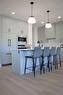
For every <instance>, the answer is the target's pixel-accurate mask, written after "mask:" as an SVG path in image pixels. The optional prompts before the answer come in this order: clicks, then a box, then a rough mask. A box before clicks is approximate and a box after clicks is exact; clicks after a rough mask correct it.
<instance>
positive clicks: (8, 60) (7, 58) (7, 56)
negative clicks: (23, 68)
mask: <svg viewBox="0 0 63 95" xmlns="http://www.w3.org/2000/svg"><path fill="white" fill-rule="evenodd" d="M1 59H2V61H1V64H2V65H8V64H12V53H2V54H1Z"/></svg>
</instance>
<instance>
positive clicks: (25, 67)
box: [24, 58, 27, 74]
mask: <svg viewBox="0 0 63 95" xmlns="http://www.w3.org/2000/svg"><path fill="white" fill-rule="evenodd" d="M26 66H27V58H25V69H24V74H25V73H26Z"/></svg>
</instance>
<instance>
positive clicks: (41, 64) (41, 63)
mask: <svg viewBox="0 0 63 95" xmlns="http://www.w3.org/2000/svg"><path fill="white" fill-rule="evenodd" d="M42 67H43V60H42V62H41V61H40V74H42Z"/></svg>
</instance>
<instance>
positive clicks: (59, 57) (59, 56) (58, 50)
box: [57, 47, 61, 67]
mask: <svg viewBox="0 0 63 95" xmlns="http://www.w3.org/2000/svg"><path fill="white" fill-rule="evenodd" d="M60 49H61V48H60V47H57V62H58V59H59V64H60V67H61V55H60Z"/></svg>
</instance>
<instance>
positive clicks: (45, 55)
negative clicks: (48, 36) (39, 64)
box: [43, 47, 49, 73]
mask: <svg viewBox="0 0 63 95" xmlns="http://www.w3.org/2000/svg"><path fill="white" fill-rule="evenodd" d="M47 68H48V69H49V47H44V50H43V73H45V70H47Z"/></svg>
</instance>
